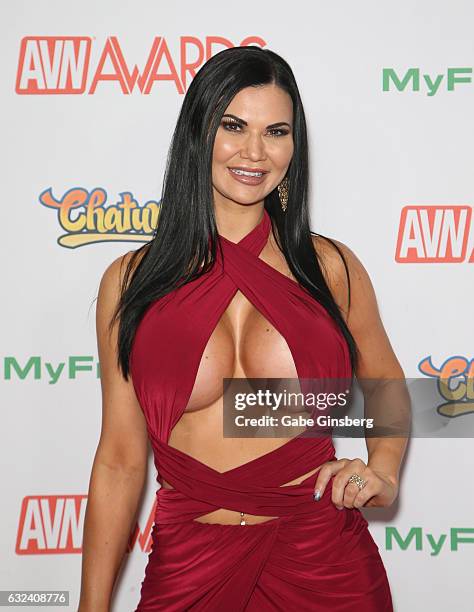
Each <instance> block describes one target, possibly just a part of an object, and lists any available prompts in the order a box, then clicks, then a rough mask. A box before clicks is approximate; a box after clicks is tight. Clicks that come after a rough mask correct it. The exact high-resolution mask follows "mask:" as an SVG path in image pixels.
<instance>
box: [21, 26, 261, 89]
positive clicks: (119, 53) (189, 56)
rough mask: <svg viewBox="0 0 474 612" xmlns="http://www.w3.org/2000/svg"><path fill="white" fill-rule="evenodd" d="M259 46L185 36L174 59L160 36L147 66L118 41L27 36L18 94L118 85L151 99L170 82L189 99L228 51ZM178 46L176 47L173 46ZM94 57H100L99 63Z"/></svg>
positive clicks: (251, 39)
mask: <svg viewBox="0 0 474 612" xmlns="http://www.w3.org/2000/svg"><path fill="white" fill-rule="evenodd" d="M249 45H258V46H259V47H265V45H266V42H265V41H264V40H263V39H262V38H260V36H247V37H246V38H244V40H242V41H241V42H238V43H237V45H235V44H234V43H233V42H232V41H230V40H229V39H228V38H223V37H222V36H206V37H205V38H204V39H200V38H197V37H195V36H181V37H180V38H179V41H178V46H179V50H178V51H177V52H176V53H172V52H171V51H170V48H169V46H168V42H167V41H166V38H164V37H162V36H156V37H155V38H154V39H153V41H152V44H151V48H150V50H149V52H148V57H147V58H146V60H145V62H144V65H142V66H141V68H139V67H138V66H137V65H136V64H131V63H130V61H128V62H127V60H126V59H125V54H124V53H123V50H122V47H121V45H120V43H119V40H118V38H117V37H116V36H109V37H108V38H107V40H106V42H105V45H104V46H103V48H102V49H99V50H97V52H96V53H94V51H95V46H96V42H95V40H94V39H93V38H91V37H89V36H25V37H24V38H23V39H22V40H21V44H20V55H19V59H18V70H17V76H16V85H15V91H16V93H17V94H29V95H31V94H33V95H35V94H84V93H87V94H95V92H96V89H97V87H98V85H99V84H101V86H102V87H104V83H105V82H112V83H114V86H115V87H116V89H117V91H121V92H122V93H123V94H130V93H132V92H133V90H138V91H139V92H140V93H141V94H149V93H150V92H151V90H152V88H153V87H154V86H155V84H156V83H157V82H160V81H170V82H171V83H172V84H174V87H175V88H176V91H177V93H179V94H184V93H185V92H186V89H187V85H188V83H189V82H190V81H191V80H192V79H193V78H194V77H195V76H196V72H197V71H198V70H199V68H200V67H201V66H202V65H203V64H204V63H205V62H206V61H207V60H208V59H209V58H210V57H212V56H213V55H215V54H216V53H217V52H219V51H222V49H223V48H226V47H227V48H232V47H235V46H240V47H247V46H249ZM172 46H174V45H172ZM94 57H98V59H97V60H96V61H94Z"/></svg>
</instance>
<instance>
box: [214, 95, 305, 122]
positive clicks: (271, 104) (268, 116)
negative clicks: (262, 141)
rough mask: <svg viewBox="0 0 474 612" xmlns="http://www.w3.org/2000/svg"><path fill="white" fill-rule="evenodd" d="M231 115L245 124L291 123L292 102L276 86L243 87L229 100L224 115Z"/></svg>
mask: <svg viewBox="0 0 474 612" xmlns="http://www.w3.org/2000/svg"><path fill="white" fill-rule="evenodd" d="M226 113H231V114H233V115H237V116H238V117H239V118H240V119H244V121H247V123H249V124H250V123H263V124H265V125H267V124H271V123H276V122H277V121H287V122H288V123H291V121H292V118H293V102H292V100H291V97H290V95H289V94H288V93H287V92H286V91H285V90H284V89H281V87H278V86H277V85H260V86H258V87H245V88H244V89H241V90H240V91H239V92H238V93H237V94H236V95H235V96H234V98H233V99H232V100H231V102H230V104H229V106H228V107H227V108H226V110H225V112H224V114H226Z"/></svg>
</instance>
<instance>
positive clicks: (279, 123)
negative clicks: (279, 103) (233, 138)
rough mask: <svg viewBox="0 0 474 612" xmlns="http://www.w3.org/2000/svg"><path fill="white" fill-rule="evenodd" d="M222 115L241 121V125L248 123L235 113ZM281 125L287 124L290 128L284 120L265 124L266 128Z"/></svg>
mask: <svg viewBox="0 0 474 612" xmlns="http://www.w3.org/2000/svg"><path fill="white" fill-rule="evenodd" d="M222 117H232V119H235V120H236V121H238V122H239V123H242V125H248V123H247V122H246V121H244V119H241V118H240V117H237V116H236V115H231V114H228V113H227V114H226V115H222ZM281 125H287V126H288V127H289V128H290V129H291V125H290V124H289V123H287V122H286V121H279V122H278V123H272V124H271V125H267V129H269V128H270V129H271V128H276V127H280V126H281Z"/></svg>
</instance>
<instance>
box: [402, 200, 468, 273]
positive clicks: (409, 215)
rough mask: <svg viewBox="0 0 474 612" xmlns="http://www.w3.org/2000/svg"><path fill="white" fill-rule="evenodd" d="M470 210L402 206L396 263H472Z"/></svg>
mask: <svg viewBox="0 0 474 612" xmlns="http://www.w3.org/2000/svg"><path fill="white" fill-rule="evenodd" d="M471 218H472V206H468V205H465V206H405V207H404V208H402V212H401V215H400V225H399V228H398V239H397V248H396V253H395V261H398V263H462V262H464V261H466V259H467V258H469V259H468V263H474V245H473V244H472V240H471V238H474V232H473V231H471Z"/></svg>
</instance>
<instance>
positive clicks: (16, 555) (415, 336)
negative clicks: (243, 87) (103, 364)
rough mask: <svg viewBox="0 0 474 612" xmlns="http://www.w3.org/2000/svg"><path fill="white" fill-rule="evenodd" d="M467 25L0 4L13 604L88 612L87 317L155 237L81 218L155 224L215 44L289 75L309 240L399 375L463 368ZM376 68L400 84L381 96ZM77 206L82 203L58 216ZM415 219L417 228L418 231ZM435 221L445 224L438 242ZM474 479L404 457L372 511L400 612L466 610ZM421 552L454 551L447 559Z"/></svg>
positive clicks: (350, 446)
mask: <svg viewBox="0 0 474 612" xmlns="http://www.w3.org/2000/svg"><path fill="white" fill-rule="evenodd" d="M473 19H474V6H473V5H472V3H470V2H468V1H467V0H466V1H461V0H452V1H451V2H450V3H445V2H440V1H439V0H438V1H433V0H431V1H429V0H423V1H417V2H407V1H406V0H404V1H400V0H399V1H398V2H389V3H387V2H384V3H381V2H377V1H375V0H362V1H361V2H357V3H354V2H352V1H349V0H342V1H339V2H337V3H336V2H321V1H314V2H303V1H301V0H299V1H296V2H292V3H288V2H281V1H277V0H271V1H270V0H260V2H258V3H252V4H251V6H246V5H245V4H241V5H225V4H222V3H217V2H210V1H209V0H201V2H200V3H194V2H180V3H171V2H170V3H160V2H152V1H150V0H146V1H145V0H144V1H141V2H131V1H130V2H125V1H123V0H122V1H118V0H114V1H113V2H112V1H111V0H103V1H102V2H92V1H91V0H82V2H80V3H75V2H74V3H72V2H64V1H63V2H59V1H49V2H45V1H43V2H38V1H36V0H16V1H15V2H14V3H13V2H11V3H8V4H4V5H3V6H2V20H1V23H2V25H1V30H2V36H1V48H2V53H1V55H0V67H1V74H2V78H1V80H0V88H1V94H2V112H1V114H0V121H1V127H2V130H1V133H2V135H3V138H2V144H3V146H2V147H1V152H0V155H1V156H2V163H1V168H2V185H3V187H4V188H5V191H4V198H3V207H2V210H3V211H4V213H2V214H3V217H2V218H3V225H2V229H3V231H2V240H1V245H2V261H3V262H4V263H3V266H2V273H3V281H4V283H3V285H4V294H3V295H4V299H3V300H2V302H1V310H2V316H1V317H0V325H1V339H2V352H3V355H2V361H3V371H2V400H3V401H2V433H3V435H2V444H1V460H2V467H3V469H2V484H3V486H2V492H3V495H2V519H3V520H2V521H1V523H0V550H1V566H0V590H1V589H3V590H6V589H31V590H33V589H42V590H45V589H64V590H69V591H70V601H71V603H70V606H69V609H71V610H74V609H75V608H76V606H77V602H78V596H79V586H80V564H81V555H80V552H81V539H82V521H83V514H84V510H85V504H86V494H87V486H88V481H89V475H90V469H91V463H92V459H93V455H94V452H95V448H96V445H97V441H98V436H99V431H100V414H101V407H100V380H99V378H98V375H97V365H98V357H97V347H96V339H95V305H94V303H93V300H94V298H95V296H96V295H97V290H98V284H99V280H100V277H101V275H102V273H103V271H104V270H105V268H106V267H107V265H108V264H109V263H110V262H111V261H112V260H113V259H115V258H116V257H118V256H119V255H121V254H123V253H125V252H126V251H128V250H130V249H132V248H135V247H136V246H138V244H137V242H136V240H137V238H138V239H140V240H147V239H148V238H147V237H146V236H143V235H138V236H137V234H136V232H135V233H132V235H130V233H128V234H127V230H126V229H123V228H121V227H120V226H117V225H112V226H111V227H109V231H108V232H105V233H102V234H101V235H99V236H97V234H96V231H97V230H98V229H99V230H100V228H98V227H97V226H95V225H94V224H93V223H92V222H93V220H94V216H93V215H91V214H90V213H89V225H84V227H83V229H81V227H80V226H79V224H80V223H81V222H82V221H81V220H84V218H85V213H86V206H87V203H88V202H90V201H92V203H93V202H94V201H96V202H97V201H99V202H100V197H102V198H104V199H105V202H104V205H103V207H104V208H107V207H108V206H117V204H118V203H119V202H120V201H121V200H126V199H127V198H130V199H134V200H135V202H136V204H135V205H136V206H137V207H138V208H140V207H144V206H147V207H149V208H150V210H153V209H154V208H155V207H156V202H158V201H159V198H160V188H161V184H162V175H163V170H164V163H165V157H166V153H167V148H168V145H169V141H170V136H171V133H172V130H173V127H174V124H175V120H176V117H177V112H178V109H179V107H180V105H181V103H182V100H183V91H184V89H185V88H186V84H187V85H189V82H190V80H191V79H192V73H191V72H189V71H186V64H188V65H190V64H192V63H193V62H196V63H197V67H199V66H200V65H202V63H203V61H204V59H205V53H206V45H207V44H210V50H211V53H212V54H214V53H216V52H217V51H219V50H221V49H222V48H223V45H222V42H223V39H225V40H224V44H230V45H240V44H242V42H243V41H246V40H247V41H248V42H250V43H253V44H261V45H264V46H267V47H268V48H270V49H272V50H274V51H276V52H277V53H279V54H281V55H282V56H283V57H284V58H285V59H286V60H287V61H288V62H289V63H290V65H291V66H292V68H293V70H294V73H295V76H296V79H297V81H298V84H299V87H300V91H301V95H302V98H303V102H304V104H305V110H306V114H307V119H308V127H309V131H310V138H311V143H310V144H311V169H312V177H313V179H312V192H311V208H312V229H313V230H315V231H319V232H322V233H324V234H327V235H329V236H332V237H334V238H336V239H338V240H341V241H342V242H344V243H346V244H347V245H348V246H349V247H351V248H352V249H353V251H354V252H355V253H356V254H357V255H358V256H359V258H360V259H361V261H362V262H363V263H364V265H365V266H366V268H367V270H368V272H369V274H370V276H371V278H372V281H373V284H374V287H375V290H376V294H377V298H378V303H379V308H380V312H381V315H382V318H383V321H384V324H385V327H386V329H387V332H388V334H389V337H390V339H391V342H392V345H393V347H394V349H395V351H396V353H397V356H398V357H399V359H400V362H401V364H402V366H403V368H404V370H405V374H406V375H407V376H408V377H425V376H426V374H425V373H422V372H421V371H420V369H419V364H420V362H421V361H422V360H424V359H425V358H427V357H431V361H432V364H433V366H434V367H435V368H437V369H441V368H442V366H446V367H447V365H448V366H449V363H451V362H452V359H453V358H454V357H461V358H463V359H465V360H466V363H467V364H469V363H471V366H472V360H473V352H472V349H473V336H474V334H473V330H472V299H473V297H474V295H473V290H472V269H473V268H472V258H471V263H469V258H470V253H471V252H472V249H473V240H472V236H473V232H472V231H470V228H471V216H472V215H471V213H472V202H473V199H474V173H473V172H472V161H473V155H472V153H473V145H472V143H473V138H474V130H473V128H474V119H473V114H472V106H473V101H474V84H473V83H472V82H471V79H472V66H473V61H474V43H473V35H472V22H473ZM48 37H49V38H48ZM61 37H63V38H61ZM186 37H189V38H188V39H186ZM211 37H214V41H213V40H211ZM219 37H220V39H221V40H220V42H216V40H217V39H218V38H219ZM249 37H250V39H249ZM253 37H255V38H253ZM48 41H49V42H48ZM225 41H227V43H226V42H225ZM48 44H49V45H50V46H49V49H50V53H48ZM74 45H76V47H75V46H74ZM74 49H76V51H78V53H79V56H78V57H79V63H78V65H77V66H76V68H74V66H72V65H71V63H70V59H71V58H74V53H72V54H71V50H74ZM167 51H169V54H167ZM200 51H201V52H202V54H203V55H204V57H202V58H200V57H199V53H200ZM82 53H83V54H84V55H81V54H82ZM104 53H105V56H107V57H106V61H105V63H103V66H102V62H101V58H103V57H104ZM68 54H69V55H68ZM149 58H151V60H152V64H151V65H150V66H151V68H150V70H149V73H148V75H147V69H146V66H147V60H148V59H149ZM153 58H154V59H153ZM82 60H84V61H83V62H82V63H81V61H82ZM56 62H57V63H56ZM153 62H154V63H153ZM134 66H136V67H137V71H138V79H137V83H136V84H135V85H133V80H134V79H133V69H134ZM449 69H451V71H450V70H449ZM384 70H385V74H386V75H390V74H391V75H392V77H393V78H390V77H386V78H387V79H388V85H389V86H388V88H385V89H386V90H384V79H383V75H384ZM389 70H392V71H393V72H392V73H390V72H387V71H389ZM107 73H108V74H111V73H115V75H116V76H115V78H114V80H110V78H109V80H107V79H104V74H107ZM68 74H69V77H68ZM71 74H72V77H71ZM166 74H171V75H173V74H174V77H175V78H174V79H173V80H170V78H169V77H168V78H165V79H163V78H161V79H160V78H159V75H161V76H163V75H166ZM97 75H98V78H97ZM130 75H131V76H130ZM153 75H155V77H153ZM183 75H184V76H185V77H186V83H184V85H183ZM450 75H451V76H450ZM405 76H407V80H406V82H404V81H403V79H404V77H405ZM453 76H454V80H455V81H456V82H454V84H450V83H449V80H448V79H449V78H453ZM141 77H143V81H142V80H140V79H141ZM418 77H419V88H417V78H418ZM396 78H398V79H399V87H398V88H397V87H396ZM433 83H434V84H435V85H433ZM97 198H99V200H97ZM72 200H75V202H76V203H79V204H80V203H81V202H82V205H78V206H77V208H76V209H75V210H74V211H73V212H70V213H69V215H68V214H65V211H66V207H67V206H68V202H69V203H70V202H71V201H72ZM407 206H409V207H415V211H416V212H415V216H414V222H413V223H412V226H410V227H409V226H408V225H407V224H404V218H405V217H404V211H405V207H407ZM430 207H432V208H430ZM442 207H448V208H447V209H443V208H442ZM456 207H464V209H463V210H461V209H458V208H456ZM60 210H62V213H61V214H62V215H63V216H61V214H60ZM463 211H464V212H463ZM462 214H464V215H466V216H465V217H462ZM425 215H426V219H429V220H431V222H433V221H436V219H438V220H439V222H440V223H441V225H440V228H441V229H440V231H441V233H440V234H439V236H438V235H436V231H435V229H433V228H435V227H436V226H435V225H433V224H432V225H431V226H428V225H427V224H426V223H425V224H423V220H424V219H425ZM437 215H439V216H438V217H437ZM450 215H452V219H454V221H455V224H454V226H453V227H454V231H453V232H451V233H449V231H448V230H449V219H450ZM68 219H69V221H68ZM463 219H464V222H465V225H462V222H463ZM135 227H136V226H135ZM430 228H431V229H430ZM417 230H419V232H420V233H419V234H417V233H416V232H417ZM444 232H446V234H444ZM443 235H445V236H446V237H447V238H448V242H447V243H448V249H447V252H446V253H444V252H443V245H442V236H443ZM399 237H400V241H401V242H400V245H401V246H403V245H404V244H407V243H406V240H407V239H409V238H413V242H414V244H412V245H411V247H412V248H411V249H409V250H408V253H406V254H404V253H403V252H402V250H400V252H397V244H398V242H399ZM430 238H431V239H432V240H434V242H433V245H431V246H430V244H429V239H430ZM449 245H451V246H452V251H453V252H451V247H450V246H449ZM438 247H439V248H438ZM430 248H432V252H431V251H430ZM457 248H458V251H457V252H456V249H457ZM450 360H451V361H450ZM464 399H466V400H467V399H469V398H467V397H466V398H464ZM470 401H471V402H472V401H473V398H470ZM458 418H461V419H465V420H466V423H467V421H468V419H472V418H474V415H473V414H466V415H464V416H461V417H458ZM336 446H337V450H338V454H339V456H349V457H350V456H354V457H356V456H361V457H362V458H364V459H365V458H366V450H365V444H364V441H363V440H341V439H338V440H336ZM473 468H474V458H473V455H472V440H471V439H469V438H465V439H461V440H456V439H444V440H428V439H412V440H411V443H410V446H409V450H408V452H407V456H406V463H405V466H404V469H403V472H402V485H401V492H400V497H399V500H398V501H397V503H396V504H395V505H394V506H393V507H392V508H390V509H387V510H381V509H372V510H370V511H369V510H364V514H365V516H366V517H367V518H368V519H369V521H370V529H371V532H372V534H373V536H374V538H375V540H376V542H377V544H378V546H379V548H380V551H381V554H382V557H383V559H384V562H385V565H386V568H387V572H388V574H389V578H390V582H391V585H392V591H393V598H394V604H395V609H396V610H397V611H398V612H411V611H414V610H431V611H440V612H441V611H443V612H444V611H445V610H446V609H453V610H456V612H463V611H466V612H467V611H468V610H472V609H473V599H474V596H473V595H474V594H473V586H472V584H473V582H472V567H473V552H474V546H473V544H474V518H473V517H474V496H473V494H472V487H471V484H472V472H473ZM154 494H155V473H154V468H153V465H152V464H151V462H150V473H149V487H148V489H147V492H146V496H145V498H144V500H143V505H142V507H141V513H140V518H139V524H138V530H139V531H138V532H137V536H138V537H137V538H136V540H135V542H134V545H133V547H132V550H131V551H130V554H129V556H128V562H127V563H126V564H125V567H124V570H123V573H122V575H121V577H120V582H119V585H118V590H117V596H116V599H115V604H114V610H116V611H118V612H122V611H124V612H126V611H129V610H132V609H133V608H134V606H135V604H136V602H137V601H138V597H139V589H140V583H141V580H142V578H143V571H144V566H145V563H146V557H147V552H146V548H147V545H148V544H149V532H150V529H151V525H150V524H149V522H148V524H147V521H149V517H150V515H151V513H152V511H153V508H152V504H153V501H154ZM456 529H464V530H466V531H464V532H456V531H455V530H456ZM453 530H454V531H453ZM456 533H458V534H462V535H459V537H462V538H463V539H464V542H461V543H459V544H458V545H457V546H456V541H455V538H456ZM391 534H392V537H391ZM393 534H395V535H397V534H398V539H397V537H394V536H393ZM443 535H445V538H442V536H443ZM410 537H411V539H410ZM440 538H442V539H441V540H440ZM403 540H404V541H405V544H403ZM430 542H431V543H435V542H438V543H441V547H440V550H439V551H438V552H437V553H436V554H435V553H434V552H433V547H432V545H431V544H430Z"/></svg>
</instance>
